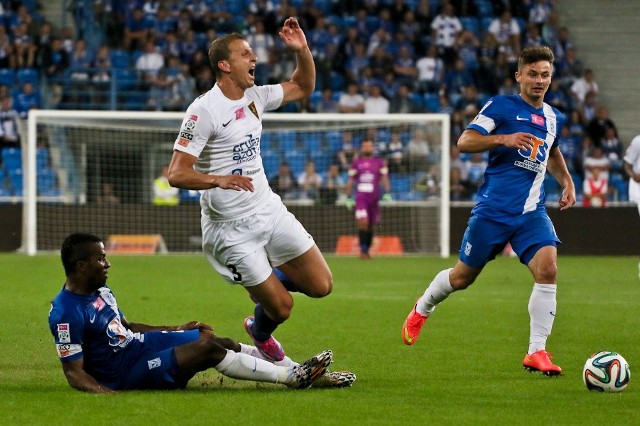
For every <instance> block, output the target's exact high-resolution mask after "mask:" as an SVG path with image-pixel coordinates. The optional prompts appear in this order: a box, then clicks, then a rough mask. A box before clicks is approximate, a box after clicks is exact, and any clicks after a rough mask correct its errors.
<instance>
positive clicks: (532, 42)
mask: <svg viewBox="0 0 640 426" xmlns="http://www.w3.org/2000/svg"><path fill="white" fill-rule="evenodd" d="M547 44H548V43H547V41H546V40H545V39H544V38H543V37H542V33H541V32H540V28H538V27H537V26H536V25H532V24H529V25H528V26H527V33H526V35H525V38H524V43H522V47H531V46H546V45H547Z"/></svg>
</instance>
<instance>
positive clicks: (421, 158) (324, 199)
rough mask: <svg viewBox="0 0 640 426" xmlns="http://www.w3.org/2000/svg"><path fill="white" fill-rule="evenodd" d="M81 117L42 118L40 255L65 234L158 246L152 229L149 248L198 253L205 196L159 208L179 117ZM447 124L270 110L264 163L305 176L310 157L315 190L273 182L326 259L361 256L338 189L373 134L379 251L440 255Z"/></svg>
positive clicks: (184, 196)
mask: <svg viewBox="0 0 640 426" xmlns="http://www.w3.org/2000/svg"><path fill="white" fill-rule="evenodd" d="M84 113H85V114H73V112H66V113H65V112H57V114H58V115H55V114H54V115H45V116H38V114H34V116H35V117H36V118H35V120H36V126H35V129H36V132H35V134H36V144H35V145H36V146H37V155H36V159H37V160H36V162H37V164H36V178H37V194H38V198H37V201H38V202H37V203H36V221H37V222H36V223H37V234H36V245H37V250H38V251H42V250H58V249H59V244H60V242H61V241H62V239H63V238H64V237H65V236H66V235H67V234H68V233H71V232H78V231H85V232H92V233H96V234H98V235H100V236H101V237H102V238H104V239H105V240H107V239H109V237H113V241H114V244H118V243H119V244H120V245H121V246H122V247H125V248H126V247H129V248H131V247H133V248H135V247H134V246H135V245H136V244H138V243H137V242H136V241H138V240H135V239H134V240H130V239H129V240H126V242H125V241H124V240H122V241H119V240H117V238H116V236H132V235H133V236H140V238H139V242H140V244H141V245H144V243H143V241H151V240H149V239H146V240H145V239H143V238H142V236H149V235H151V236H155V238H156V239H157V240H159V242H157V244H155V245H154V247H153V248H152V251H164V249H166V250H167V251H169V252H194V251H200V249H201V248H200V242H201V240H200V213H199V210H200V209H199V204H198V200H199V194H198V193H197V192H196V191H186V190H180V192H179V194H178V199H179V202H178V204H177V205H156V204H154V180H155V179H156V178H157V177H158V176H159V175H160V173H161V170H162V167H163V166H165V165H168V164H169V161H170V159H171V155H172V148H173V141H174V140H175V138H176V135H177V131H178V129H179V127H180V124H181V121H182V117H183V116H182V114H174V113H155V114H152V115H149V114H140V115H139V116H138V114H123V113H114V114H107V113H101V114H98V113H96V115H95V116H91V115H90V114H88V113H87V112H84ZM443 120H444V118H443V117H442V116H429V115H420V116H418V115H412V116H406V115H398V116H394V115H385V116H376V117H368V116H365V115H357V116H352V115H322V114H308V115H306V114H293V115H289V114H270V115H269V114H268V115H266V116H265V117H264V120H263V133H262V139H261V141H260V148H261V157H262V160H263V165H264V170H265V172H266V174H267V176H268V178H269V179H270V181H272V182H274V181H273V179H274V178H275V177H276V176H277V174H278V172H279V169H280V167H281V166H282V164H283V163H286V164H287V165H288V167H289V169H290V171H291V172H292V174H293V177H294V180H298V179H299V176H300V175H301V174H302V173H303V171H304V170H305V166H307V165H308V163H309V162H313V164H314V166H315V170H316V172H317V173H318V174H319V175H320V176H321V178H322V184H321V185H320V186H319V187H310V188H307V187H304V186H303V185H297V187H295V186H296V185H294V187H293V188H290V189H289V188H286V187H281V186H280V185H277V184H275V182H274V183H273V185H272V188H273V189H274V190H275V191H276V192H278V193H279V194H280V195H281V197H282V198H283V200H284V201H285V204H287V206H288V208H289V210H291V211H292V212H293V213H294V214H295V215H296V216H297V217H298V219H299V220H300V221H301V222H302V224H303V225H304V226H305V227H306V228H307V230H308V231H309V232H310V233H311V234H312V235H313V236H314V238H315V240H316V242H317V244H318V246H319V247H320V249H321V250H322V251H323V252H324V253H325V254H331V253H337V254H345V255H349V254H356V253H357V251H358V247H357V226H356V222H355V219H354V213H353V211H351V210H349V209H347V207H346V206H345V199H346V195H345V194H344V191H343V190H342V189H341V188H342V185H344V184H345V183H346V181H347V168H348V166H349V164H350V162H351V160H352V159H353V158H354V156H355V155H357V151H358V148H359V145H360V142H361V141H362V140H363V138H366V137H367V138H372V139H373V140H374V141H375V143H376V149H377V151H378V155H380V156H382V157H384V158H386V160H387V162H388V165H389V169H390V182H391V195H392V200H391V201H383V202H382V203H381V216H382V219H381V222H380V223H379V224H378V225H376V228H375V230H374V232H375V235H376V237H375V239H374V243H373V247H372V254H376V253H377V254H390V255H394V254H395V255H399V254H406V253H420V254H438V253H440V252H441V248H442V242H441V232H440V231H441V229H440V226H441V225H440V223H441V217H440V214H441V210H440V207H441V205H440V200H441V195H440V188H441V186H440V185H441V181H442V179H441V159H442V147H443V146H448V140H447V141H444V143H443V135H444V134H445V133H446V132H443V123H444V121H443ZM330 169H331V170H330ZM334 175H335V176H336V177H335V178H332V176H334ZM329 181H331V182H333V183H334V184H333V185H329ZM147 244H151V243H148V242H147ZM114 247H115V246H114ZM148 248H150V246H148ZM160 249H162V250H160ZM132 251H133V252H135V250H132Z"/></svg>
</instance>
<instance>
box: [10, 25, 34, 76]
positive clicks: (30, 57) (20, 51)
mask: <svg viewBox="0 0 640 426" xmlns="http://www.w3.org/2000/svg"><path fill="white" fill-rule="evenodd" d="M37 50H38V48H37V46H36V44H35V42H34V40H33V37H31V35H29V32H28V27H27V24H26V23H24V22H23V23H21V24H18V25H17V26H16V27H15V28H14V30H13V52H14V57H15V65H16V67H18V68H31V67H33V66H34V65H35V59H36V52H37Z"/></svg>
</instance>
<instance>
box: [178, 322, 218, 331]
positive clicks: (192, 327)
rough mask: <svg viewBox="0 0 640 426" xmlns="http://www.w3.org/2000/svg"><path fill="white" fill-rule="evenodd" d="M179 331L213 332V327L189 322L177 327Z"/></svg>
mask: <svg viewBox="0 0 640 426" xmlns="http://www.w3.org/2000/svg"><path fill="white" fill-rule="evenodd" d="M179 330H200V331H213V327H211V326H210V325H207V324H205V323H203V322H200V321H189V322H188V323H186V324H182V325H179V326H178V331H179Z"/></svg>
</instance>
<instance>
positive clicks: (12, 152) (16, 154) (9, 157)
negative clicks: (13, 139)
mask: <svg viewBox="0 0 640 426" xmlns="http://www.w3.org/2000/svg"><path fill="white" fill-rule="evenodd" d="M2 164H3V165H4V169H5V170H6V171H7V172H10V171H11V170H14V169H22V151H21V150H20V148H4V149H3V150H2Z"/></svg>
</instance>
